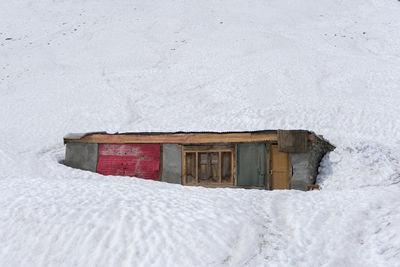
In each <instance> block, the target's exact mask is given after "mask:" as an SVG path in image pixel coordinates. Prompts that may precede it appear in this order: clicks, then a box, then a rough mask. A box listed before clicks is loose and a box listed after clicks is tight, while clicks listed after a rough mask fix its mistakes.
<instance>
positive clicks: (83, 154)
mask: <svg viewBox="0 0 400 267" xmlns="http://www.w3.org/2000/svg"><path fill="white" fill-rule="evenodd" d="M98 148H99V145H98V144H94V143H67V147H66V150H65V161H64V164H65V165H67V166H69V167H72V168H76V169H81V170H86V171H92V172H96V167H97V157H98Z"/></svg>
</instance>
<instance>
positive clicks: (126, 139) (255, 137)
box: [64, 133, 278, 144]
mask: <svg viewBox="0 0 400 267" xmlns="http://www.w3.org/2000/svg"><path fill="white" fill-rule="evenodd" d="M277 140H278V139H277V134H273V133H272V134H271V133H254V134H253V133H222V134H219V133H215V134H214V133H206V134H201V133H198V134H197V133H196V134H148V135H146V134H116V135H113V134H90V135H87V136H85V137H83V138H81V139H67V138H66V139H64V141H65V142H76V143H137V144H140V143H148V144H154V143H163V144H174V143H177V144H193V143H203V144H204V143H240V142H263V141H277Z"/></svg>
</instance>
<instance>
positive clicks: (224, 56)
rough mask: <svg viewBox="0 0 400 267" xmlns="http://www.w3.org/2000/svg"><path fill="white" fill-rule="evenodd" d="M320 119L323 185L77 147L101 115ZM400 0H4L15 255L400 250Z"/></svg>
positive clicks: (60, 259) (101, 121)
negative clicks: (118, 169)
mask: <svg viewBox="0 0 400 267" xmlns="http://www.w3.org/2000/svg"><path fill="white" fill-rule="evenodd" d="M275 128H288V129H296V128H303V129H309V130H313V131H315V132H317V133H318V134H323V135H324V137H325V138H327V139H328V140H330V141H331V142H332V143H333V144H335V145H336V146H337V149H336V150H335V151H334V152H332V153H330V154H329V155H328V156H327V157H325V159H324V160H323V163H322V167H321V172H320V175H319V177H318V179H319V182H320V184H321V185H322V187H323V190H321V191H318V192H315V191H313V192H299V191H273V192H268V191H261V190H242V189H207V188H197V187H196V188H193V187H182V186H179V185H170V184H164V183H159V182H152V181H145V180H140V179H135V178H125V177H104V176H101V175H97V174H95V173H89V172H85V171H80V170H75V169H71V168H68V167H66V166H64V165H61V164H59V161H61V160H62V159H63V157H64V147H63V144H62V137H63V136H64V135H65V134H66V133H68V132H85V131H103V130H106V131H109V132H116V131H120V132H122V131H177V130H193V131H195V130H200V131H203V130H216V131H225V130H257V129H275ZM399 195H400V2H398V1H396V0H354V1H342V0H319V1H317V0H304V1H293V0H279V1H278V0H254V1H236V0H234V1H228V0H220V1H212V0H204V1H190V0H165V1H133V0H119V1H106V0H97V1H94V0H88V1H77V0H69V1H61V0H58V1H50V0H40V1H39V0H37V1H29V0H21V1H1V2H0V266H400V223H399V222H400V198H399Z"/></svg>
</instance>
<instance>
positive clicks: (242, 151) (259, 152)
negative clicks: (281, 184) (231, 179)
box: [237, 143, 266, 186]
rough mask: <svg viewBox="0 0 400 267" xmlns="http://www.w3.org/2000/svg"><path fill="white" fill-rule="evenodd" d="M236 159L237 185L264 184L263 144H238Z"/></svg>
mask: <svg viewBox="0 0 400 267" xmlns="http://www.w3.org/2000/svg"><path fill="white" fill-rule="evenodd" d="M237 160H238V163H237V177H238V179H237V185H241V186H263V185H264V184H265V173H266V146H265V144H254V143H252V144H239V145H238V146H237Z"/></svg>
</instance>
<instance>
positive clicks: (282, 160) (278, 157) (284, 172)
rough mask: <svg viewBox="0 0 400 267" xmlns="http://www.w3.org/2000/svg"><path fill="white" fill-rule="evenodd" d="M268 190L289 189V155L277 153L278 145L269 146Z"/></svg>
mask: <svg viewBox="0 0 400 267" xmlns="http://www.w3.org/2000/svg"><path fill="white" fill-rule="evenodd" d="M270 155H271V157H270V159H271V163H270V174H271V176H270V177H271V181H270V188H271V190H275V189H290V170H289V167H290V163H289V153H285V152H279V150H278V145H271V154H270Z"/></svg>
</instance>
